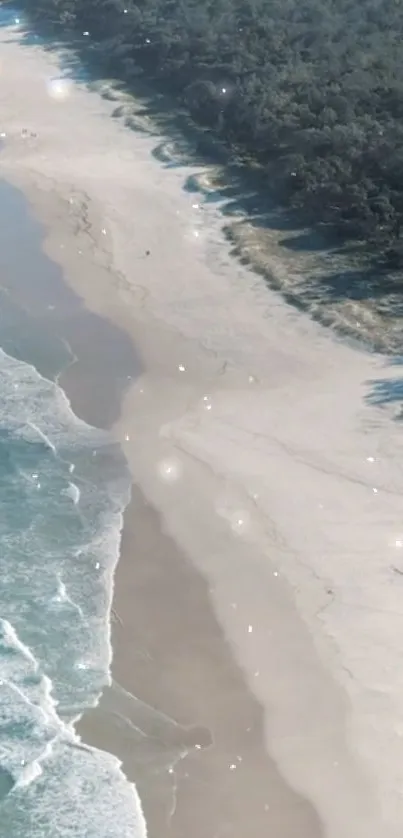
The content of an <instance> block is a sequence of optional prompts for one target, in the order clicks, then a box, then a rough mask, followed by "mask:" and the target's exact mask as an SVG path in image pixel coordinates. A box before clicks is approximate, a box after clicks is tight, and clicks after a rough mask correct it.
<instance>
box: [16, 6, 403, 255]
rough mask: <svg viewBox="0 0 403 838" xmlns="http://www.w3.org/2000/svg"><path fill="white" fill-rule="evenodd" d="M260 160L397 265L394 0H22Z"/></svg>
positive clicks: (398, 13)
mask: <svg viewBox="0 0 403 838" xmlns="http://www.w3.org/2000/svg"><path fill="white" fill-rule="evenodd" d="M22 5H24V6H25V8H26V9H27V10H28V11H29V12H30V14H32V15H33V16H34V17H36V18H39V19H42V20H43V19H45V20H47V21H50V22H51V23H52V24H59V25H60V24H61V25H62V27H63V30H67V29H69V28H71V29H73V30H75V29H77V30H78V31H80V32H84V31H88V32H89V38H90V39H91V42H92V43H93V44H95V45H96V48H97V49H98V50H99V54H100V56H102V60H103V62H104V67H105V70H106V71H107V72H109V73H113V74H114V75H115V76H116V75H118V76H120V77H121V78H122V79H124V80H125V81H127V82H129V83H130V81H131V80H133V78H134V77H136V76H138V74H139V71H140V70H141V71H142V72H143V73H144V74H145V75H146V77H147V78H148V79H150V80H154V81H156V82H157V83H159V84H160V85H161V86H165V87H169V90H170V92H171V93H174V94H175V95H176V96H177V97H179V98H180V99H181V101H182V102H184V103H186V106H187V108H188V109H189V111H190V113H191V114H192V116H193V118H194V119H195V120H196V121H197V122H199V123H201V124H203V125H205V126H208V127H210V128H211V129H212V130H213V131H214V132H215V133H217V134H219V135H220V136H221V137H222V138H223V139H224V140H225V141H226V142H227V143H228V144H230V145H231V146H233V147H237V149H238V150H240V152H241V153H244V154H245V155H247V156H248V157H250V158H254V159H255V160H257V161H258V162H259V163H260V164H261V165H262V167H263V170H264V171H265V172H266V173H267V176H268V178H269V177H270V179H271V180H272V178H273V173H274V172H275V174H276V185H277V187H279V188H280V189H281V194H282V195H283V196H284V199H286V200H287V202H288V203H289V204H291V205H292V206H294V207H296V208H301V210H303V212H304V218H305V219H307V218H308V219H310V220H311V221H312V222H313V223H314V222H316V223H317V222H319V223H323V224H326V225H329V226H330V227H332V228H333V229H335V230H337V231H338V232H339V233H340V234H341V235H342V237H343V238H354V239H360V240H364V241H365V242H367V243H368V247H370V248H373V250H374V252H377V253H378V254H379V253H383V254H384V257H385V259H386V261H387V262H388V263H389V264H390V265H392V266H397V265H400V264H403V239H402V240H401V232H402V231H403V230H402V228H403V61H402V59H403V4H401V3H400V2H399V0H361V2H360V3H357V0H304V2H301V0H137V2H134V0H23V3H22Z"/></svg>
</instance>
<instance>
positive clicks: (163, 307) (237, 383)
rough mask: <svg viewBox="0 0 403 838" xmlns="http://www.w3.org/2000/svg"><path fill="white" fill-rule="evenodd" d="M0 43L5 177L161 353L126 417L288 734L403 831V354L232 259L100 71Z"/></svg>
mask: <svg viewBox="0 0 403 838" xmlns="http://www.w3.org/2000/svg"><path fill="white" fill-rule="evenodd" d="M12 36H15V37H14V38H13V37H12ZM0 37H1V53H0V55H1V68H0V69H1V76H0V80H1V84H0V132H5V133H6V138H5V140H4V142H5V147H4V149H3V151H2V152H1V158H0V159H1V164H2V173H3V176H4V177H6V178H9V179H10V180H11V181H12V182H14V183H17V184H19V185H20V186H22V187H23V188H24V189H25V191H26V192H27V194H29V195H31V196H34V197H33V199H34V202H35V203H36V206H37V211H38V212H39V213H41V214H42V216H43V217H44V218H46V219H47V220H49V221H50V219H49V213H50V208H51V210H52V212H53V214H54V215H53V224H52V227H51V231H50V238H49V240H48V242H47V249H48V251H49V252H50V253H51V254H52V255H53V256H54V258H57V259H58V260H59V261H60V262H61V263H62V264H63V265H64V267H65V269H66V272H67V278H68V280H69V281H70V282H71V283H72V284H73V285H75V287H76V288H77V289H78V290H79V292H80V293H81V294H82V296H83V297H84V298H85V300H86V303H87V305H88V306H89V307H92V308H93V309H95V310H97V311H99V312H101V313H103V314H106V315H108V316H110V317H112V318H115V319H116V320H117V322H119V323H120V324H121V325H122V326H123V327H124V328H126V329H127V330H128V331H130V332H131V333H132V334H133V337H134V339H135V340H136V343H137V345H138V346H139V347H140V349H141V351H142V353H143V355H144V359H145V364H146V369H147V373H146V374H145V375H144V376H143V378H142V379H141V381H140V382H137V383H136V385H135V386H133V388H132V390H131V391H130V392H129V393H128V396H127V400H126V406H125V411H124V416H123V418H122V422H121V423H120V426H119V428H118V429H117V431H118V432H119V434H120V435H121V438H122V439H123V441H124V444H125V446H126V450H127V455H128V458H129V460H130V463H131V465H132V468H133V474H134V477H135V479H136V480H137V481H138V482H139V483H140V485H141V487H142V489H143V491H144V492H145V493H146V494H147V496H148V497H149V498H150V499H151V500H152V501H153V502H154V503H155V504H156V505H157V506H158V508H159V509H160V510H161V512H162V514H163V515H164V517H165V521H166V526H167V528H168V530H169V531H170V532H171V533H172V534H173V535H174V537H175V538H176V540H177V542H178V543H179V544H180V545H181V546H182V547H184V548H185V549H186V551H187V553H188V555H189V556H190V557H191V559H192V561H193V562H194V563H195V565H196V566H197V567H199V568H200V569H201V570H202V572H203V573H204V574H205V575H206V577H207V578H208V580H209V584H210V587H211V596H212V599H213V602H214V605H215V608H216V611H217V614H218V617H219V619H220V621H221V624H222V626H223V627H224V629H225V631H226V634H227V636H228V638H229V640H230V642H231V643H232V645H233V648H234V651H235V654H236V656H237V659H238V661H239V662H240V664H241V665H242V667H243V669H244V672H245V673H246V675H247V677H248V679H249V682H250V686H251V688H252V689H253V691H254V692H255V694H256V695H257V696H258V698H259V699H260V700H261V702H262V704H263V706H264V708H265V710H266V711H267V745H268V748H269V749H270V751H271V753H272V754H274V756H275V757H276V759H277V760H278V762H279V765H280V766H281V769H282V771H283V773H284V775H285V777H286V778H287V779H288V780H289V781H290V782H291V783H292V784H293V785H294V786H295V788H296V789H298V790H300V791H302V792H303V793H304V794H305V795H306V796H308V797H309V798H310V799H311V800H312V801H313V802H314V804H315V805H316V807H317V808H318V811H319V813H320V815H321V817H322V818H323V819H324V821H325V823H326V826H327V835H328V836H329V838H340V836H343V838H364V836H365V838H379V836H382V838H389V837H390V838H391V837H392V836H401V835H402V834H403V833H402V829H403V798H402V790H403V760H402V745H403V739H402V735H403V668H402V663H401V662H402V652H403V631H402V628H403V608H402V599H403V576H400V575H399V574H398V573H396V572H395V571H394V570H393V567H396V568H398V569H399V568H401V569H402V570H403V521H402V499H401V495H402V489H403V474H402V463H403V459H402V433H401V427H399V425H398V423H395V422H394V421H393V411H392V410H391V409H388V408H384V409H382V410H381V409H379V408H375V407H370V406H368V404H367V403H366V398H367V397H368V395H369V394H370V392H371V383H370V382H371V380H372V379H377V378H382V379H385V380H386V379H388V378H393V377H398V375H399V368H398V367H392V366H390V367H389V366H387V365H385V363H384V361H382V359H380V358H377V357H374V356H370V355H368V354H366V353H364V352H363V351H360V350H358V349H354V348H351V347H348V346H345V345H342V344H341V343H340V342H337V341H336V340H335V339H334V338H333V337H332V335H331V334H330V333H326V331H324V330H323V329H321V328H320V327H319V326H317V325H316V324H314V323H312V322H310V321H309V320H308V318H307V317H305V316H304V315H302V314H298V313H296V312H295V311H293V310H292V309H290V308H289V307H287V306H286V305H285V304H284V303H283V302H282V300H281V298H280V297H279V296H278V295H277V294H275V293H273V292H271V291H269V290H268V289H267V288H265V286H264V284H263V282H262V281H261V280H260V279H259V278H257V277H256V276H254V275H252V274H251V273H250V272H248V271H247V270H245V269H243V268H241V267H239V266H238V265H237V264H235V263H234V262H233V261H231V259H230V258H229V256H228V254H227V249H226V246H225V244H224V242H223V240H222V234H221V229H220V227H221V223H222V222H221V220H220V216H219V212H218V210H217V209H212V208H206V207H205V206H203V202H202V199H201V198H197V197H195V196H194V195H190V194H189V193H186V192H185V191H183V189H182V187H183V184H184V181H185V178H186V177H187V176H188V175H189V174H190V173H191V171H192V169H191V168H187V169H185V168H182V169H181V168H178V169H166V168H164V167H163V165H161V163H159V162H158V161H157V160H156V159H155V158H153V156H152V155H151V152H152V150H153V148H154V147H155V145H156V144H157V141H156V140H155V139H153V138H150V137H146V136H145V135H141V134H139V135H137V134H135V133H134V132H131V131H129V130H128V129H126V128H125V127H124V126H123V125H122V124H119V122H117V121H116V120H112V119H111V118H110V116H109V115H110V113H111V111H112V110H113V108H114V107H115V104H114V103H111V102H107V101H105V100H102V99H101V98H100V96H99V95H98V94H97V93H94V92H90V91H88V90H86V89H85V87H84V86H80V85H76V84H74V83H72V84H71V86H70V87H69V88H68V90H67V95H66V96H65V97H64V98H60V99H55V98H53V97H52V96H51V95H50V91H49V81H50V79H51V78H52V76H58V75H59V72H60V71H59V69H58V66H57V60H56V57H55V56H53V57H52V56H51V55H49V54H46V53H44V52H43V51H42V50H41V48H40V47H37V48H35V47H32V46H31V47H25V46H21V45H20V44H19V36H18V31H17V29H14V30H10V29H3V30H2V31H1V36H0ZM23 129H26V130H27V131H28V132H32V133H33V134H37V136H36V137H32V136H28V137H27V136H25V135H24V136H22V135H21V132H22V130H23ZM195 171H196V170H195ZM197 171H199V169H198V170H197ZM38 186H39V187H40V188H41V189H42V190H43V189H45V190H46V191H47V196H46V198H45V199H44V198H43V194H42V197H41V195H40V193H38V192H37V191H36V187H38ZM84 195H86V196H88V197H87V198H86V199H85V200H86V201H87V205H88V206H87V216H86V221H87V226H85V225H84V224H83V222H82V215H83V196H84ZM60 196H63V197H64V200H65V201H67V200H68V199H69V200H70V201H71V203H70V205H69V204H67V203H63V201H61V200H60ZM195 203H200V206H199V207H193V206H192V205H193V204H195ZM66 206H69V207H70V211H71V215H70V222H71V223H72V224H73V226H74V225H75V224H76V222H77V230H76V232H77V237H76V244H75V248H74V249H72V248H71V246H70V247H69V242H70V241H71V239H70V238H69V235H70V228H71V223H70V226H69V224H68V223H67V221H66V215H67V213H66ZM80 219H81V221H80ZM195 233H198V235H197V236H196V235H195ZM146 249H150V250H151V255H150V256H149V257H148V258H147V257H145V255H144V253H145V250H146ZM111 250H113V258H111V259H110V258H109V255H108V254H109V252H110V251H111ZM79 251H81V253H80V252H79ZM89 256H91V258H89ZM94 264H97V265H98V268H97V269H96V270H95V269H94ZM111 265H113V268H114V270H115V271H116V274H117V276H115V277H114V276H113V275H112V273H110V272H109V267H110V266H111ZM182 366H183V367H184V369H181V367H182ZM126 437H128V439H126Z"/></svg>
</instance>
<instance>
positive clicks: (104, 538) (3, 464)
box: [0, 186, 143, 838]
mask: <svg viewBox="0 0 403 838" xmlns="http://www.w3.org/2000/svg"><path fill="white" fill-rule="evenodd" d="M8 190H9V188H8V187H4V188H3V186H2V187H1V189H0V221H1V209H2V207H3V208H4V200H5V199H8V198H10V195H11V194H12V195H13V200H17V198H16V194H17V195H18V193H16V194H15V193H11V192H9V191H8ZM18 201H22V199H21V197H18V200H17V202H18ZM21 206H22V205H21ZM24 212H26V210H24ZM27 219H28V215H27V216H26V217H25V223H26V224H28V221H27ZM15 222H16V219H14V224H15ZM21 229H22V227H21V228H20V230H21ZM21 235H22V234H21ZM0 239H3V242H1V241H0V245H1V247H0V253H2V257H0V261H1V260H2V259H3V274H2V289H1V295H0V300H2V301H3V302H4V305H2V306H1V316H0V346H3V347H4V346H6V347H7V349H8V351H10V350H12V351H13V355H14V356H15V357H12V356H11V355H10V354H6V352H4V350H3V349H0V396H1V401H0V835H1V836H7V838H56V836H60V838H67V837H68V838H76V836H77V838H78V837H80V838H92V837H93V838H112V836H113V838H115V836H119V838H126V836H139V835H141V834H142V832H143V820H142V815H141V810H140V808H139V804H138V799H137V796H136V792H135V789H134V787H133V786H132V785H130V784H129V783H128V782H127V781H126V779H125V778H124V776H123V774H122V773H121V771H120V768H119V763H118V761H117V760H116V759H115V758H114V757H112V756H110V755H108V754H104V753H101V752H99V751H94V750H92V749H90V748H88V747H86V746H85V745H83V743H81V742H80V741H79V740H78V738H77V736H76V735H75V733H74V727H73V722H74V720H75V719H77V717H79V715H80V714H81V713H82V712H83V710H84V709H85V708H87V707H89V706H91V705H94V704H96V703H97V700H98V698H99V695H100V692H101V690H102V687H103V686H104V685H105V684H106V683H108V681H109V666H110V658H111V648H110V637H109V609H110V605H111V596H112V583H113V570H114V567H115V564H116V561H117V558H118V553H119V542H120V532H121V527H122V512H123V510H124V508H125V505H126V504H127V502H128V499H129V492H130V480H129V474H128V471H127V469H126V465H125V463H124V461H123V458H122V455H121V453H120V451H119V449H118V448H117V446H116V445H115V444H112V441H111V439H110V437H109V435H108V433H107V432H106V431H103V430H100V429H97V428H95V427H92V426H91V425H89V424H86V423H85V422H84V421H82V420H81V419H79V418H77V417H76V416H75V415H74V413H73V411H72V409H71V407H70V404H69V402H68V400H67V398H66V396H65V394H64V392H63V390H62V389H61V388H60V387H59V386H58V385H57V383H56V381H55V380H51V378H54V379H56V380H57V374H58V372H59V371H60V370H61V369H63V367H65V366H66V363H67V362H68V361H69V359H70V355H71V353H72V349H71V346H70V344H69V343H68V341H67V338H66V339H65V338H63V340H60V335H59V337H58V338H56V336H55V334H56V332H55V330H54V329H53V328H52V321H51V319H50V320H46V318H41V317H39V316H38V315H37V317H36V320H35V318H34V317H33V315H32V310H31V309H29V307H26V310H27V311H28V312H29V313H28V314H27V313H26V312H25V313H24V308H23V307H22V305H21V301H22V299H23V297H24V295H23V292H22V286H23V280H22V273H21V276H19V277H18V276H17V273H18V272H17V271H16V266H15V265H14V267H13V265H12V264H10V263H9V264H8V267H7V270H5V269H4V262H5V261H6V260H5V257H4V253H5V248H6V247H7V246H8V245H7V243H6V241H5V234H4V230H3V232H2V234H1V235H0ZM20 243H21V250H23V244H24V241H21V240H20ZM39 245H40V239H39V238H38V240H37V242H36V251H35V253H36V256H35V259H34V258H33V257H32V259H31V260H30V262H29V269H30V276H29V284H30V288H31V290H32V286H33V284H34V283H36V288H37V294H36V300H37V303H36V304H37V306H40V301H41V300H42V304H43V310H44V311H45V308H46V310H47V306H45V305H44V303H45V296H46V294H47V293H48V292H46V294H45V289H44V286H43V283H44V282H45V279H46V272H47V271H49V270H50V268H49V265H46V261H47V260H45V258H44V257H43V256H42V255H41V254H40V250H39ZM20 252H21V251H20ZM14 258H17V257H16V256H15V257H14ZM18 258H22V257H18ZM35 260H36V262H35ZM51 270H54V266H53V267H52V268H51ZM54 279H55V278H54ZM55 281H56V279H55ZM58 281H59V282H60V278H59V279H58ZM5 283H6V284H7V293H4V284H5ZM10 289H11V291H13V290H14V291H15V292H16V293H15V294H13V293H11V291H10ZM17 291H18V293H17ZM67 293H68V292H67V291H66V290H65V289H64V290H63V291H62V285H60V287H59V290H58V291H57V294H56V286H55V287H53V298H54V301H55V300H56V305H55V308H56V310H57V311H59V315H58V317H59V318H61V312H62V310H65V309H66V305H67V302H68V301H67V299H66V298H64V297H63V294H67ZM10 294H11V296H10ZM70 303H71V305H72V306H73V303H74V305H76V301H74V300H73V299H72V300H70V302H69V305H70ZM53 311H54V309H53V308H52V309H51V312H53ZM52 316H53V315H52ZM50 317H51V314H49V318H50ZM61 322H64V320H63V318H62V319H59V323H61ZM66 328H67V326H66ZM71 328H72V327H71ZM75 328H76V327H75ZM76 331H77V330H76ZM73 332H74V329H73V330H72V333H73ZM38 347H39V349H38ZM30 355H31V356H32V357H29V356H30ZM35 363H36V366H35ZM46 367H47V372H48V375H49V377H46V376H45V375H43V374H41V372H40V371H39V369H41V371H42V373H44V372H46Z"/></svg>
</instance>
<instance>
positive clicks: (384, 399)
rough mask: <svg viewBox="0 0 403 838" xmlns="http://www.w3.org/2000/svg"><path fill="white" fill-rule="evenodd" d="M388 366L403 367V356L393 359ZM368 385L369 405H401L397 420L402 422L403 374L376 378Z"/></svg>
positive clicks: (367, 399)
mask: <svg viewBox="0 0 403 838" xmlns="http://www.w3.org/2000/svg"><path fill="white" fill-rule="evenodd" d="M388 366H396V367H402V366H403V356H402V355H398V356H396V357H395V358H393V359H391V360H390V361H389V362H388ZM367 385H368V387H369V388H370V391H369V393H368V395H367V396H366V402H367V404H370V405H375V406H376V407H384V406H386V405H396V404H400V406H401V408H400V411H399V413H397V414H396V416H395V419H396V420H397V421H401V420H402V419H403V373H402V375H400V376H394V377H393V378H374V379H371V380H369V381H368V382H367Z"/></svg>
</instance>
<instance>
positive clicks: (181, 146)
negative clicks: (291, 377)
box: [0, 4, 403, 351]
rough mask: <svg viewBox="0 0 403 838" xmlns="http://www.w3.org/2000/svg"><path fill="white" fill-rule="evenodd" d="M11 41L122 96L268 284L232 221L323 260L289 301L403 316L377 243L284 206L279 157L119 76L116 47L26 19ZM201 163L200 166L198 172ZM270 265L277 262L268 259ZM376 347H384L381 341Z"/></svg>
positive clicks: (119, 113)
mask: <svg viewBox="0 0 403 838" xmlns="http://www.w3.org/2000/svg"><path fill="white" fill-rule="evenodd" d="M16 15H18V13H17V12H15V10H14V9H13V7H12V6H8V5H7V4H6V5H5V6H4V4H3V6H2V7H1V10H0V26H3V27H7V26H12V25H14V22H15V17H16ZM12 39H13V40H17V39H18V41H19V43H21V44H22V45H26V46H32V44H40V45H41V47H42V48H43V49H45V50H47V51H49V52H52V53H54V52H57V54H58V57H59V60H60V68H61V69H60V75H61V76H64V77H69V78H72V79H73V80H74V81H76V82H78V83H81V84H83V83H85V84H87V85H89V86H90V87H93V89H97V90H98V91H99V93H100V95H101V96H103V97H104V98H105V99H107V100H109V101H111V102H116V107H115V108H114V110H113V111H112V116H113V117H115V118H118V119H122V120H123V121H124V123H125V124H126V126H127V127H128V128H132V129H133V130H135V131H136V132H139V131H141V132H144V133H146V134H148V135H149V136H154V137H155V138H156V144H155V148H154V149H153V152H152V153H153V156H154V157H155V159H156V160H158V162H159V163H160V164H161V165H162V166H164V167H165V168H167V169H181V170H183V174H184V186H183V188H184V190H185V191H187V192H189V193H196V194H197V193H198V194H202V196H203V201H205V202H206V203H207V204H216V205H217V206H218V207H219V211H220V213H221V214H222V216H223V218H225V219H226V220H228V226H227V228H226V230H227V231H228V238H229V239H230V240H231V241H232V245H233V250H234V253H235V255H237V256H238V257H241V261H242V262H243V263H244V264H248V265H249V266H251V267H252V268H254V269H255V270H257V271H258V272H259V273H261V275H262V276H264V278H265V279H266V281H267V282H268V283H269V284H273V277H272V273H271V271H270V266H269V264H267V267H264V265H263V260H262V261H261V263H260V264H258V263H257V262H253V260H252V259H251V258H249V257H248V256H245V254H243V253H242V247H241V246H240V247H238V246H237V245H236V243H235V244H234V241H233V239H232V237H231V227H230V224H231V222H234V223H240V224H242V223H243V222H245V223H247V224H248V228H250V231H251V234H252V237H253V233H254V232H255V233H256V234H257V236H261V234H262V233H263V234H264V233H265V232H267V233H269V234H270V233H274V234H275V242H276V247H278V248H279V249H280V251H281V249H282V250H283V252H284V258H285V264H287V262H286V260H287V257H288V258H291V257H293V256H297V257H298V256H299V255H301V256H302V255H303V256H306V255H307V254H309V255H312V257H315V256H317V257H319V258H320V259H321V260H322V268H323V270H322V269H320V270H318V269H315V271H314V272H311V273H310V275H309V276H308V275H307V276H306V278H305V277H302V281H301V282H299V283H298V287H297V288H296V289H295V290H284V289H282V288H280V289H279V290H281V291H282V293H283V294H284V297H285V299H286V300H287V301H288V302H290V303H292V304H293V305H298V306H299V307H300V308H303V309H305V310H308V311H310V312H311V314H312V311H313V308H315V311H316V313H315V314H314V315H313V316H315V317H317V318H318V319H321V320H322V322H323V321H324V320H326V318H322V313H323V311H324V308H325V306H326V305H328V306H329V305H332V304H335V303H339V302H345V301H355V302H357V303H359V302H369V303H370V304H371V305H372V304H375V305H376V306H378V307H379V308H380V309H382V310H383V311H384V312H385V313H387V311H388V310H390V309H391V308H392V306H393V316H394V317H396V318H400V317H402V315H403V294H402V291H403V282H402V280H401V279H400V280H399V279H398V278H397V277H396V276H393V275H392V274H388V272H387V271H386V270H385V268H384V267H382V266H380V265H379V264H375V262H374V259H373V255H372V254H369V253H368V245H363V244H361V243H359V242H358V243H357V242H355V241H354V242H347V243H344V242H342V241H341V240H340V237H338V236H337V235H336V234H335V231H334V229H333V227H332V226H331V225H329V224H324V223H320V222H319V223H317V224H316V225H313V224H312V225H310V224H308V225H306V224H302V218H301V213H299V212H298V211H293V210H292V209H289V208H288V207H286V206H285V203H284V195H282V194H281V191H280V189H279V187H278V184H277V181H276V165H275V161H273V165H272V166H271V167H270V166H267V167H266V168H265V169H263V168H262V167H259V166H258V165H256V164H254V163H252V162H251V161H250V160H248V159H245V158H244V157H242V156H241V154H240V153H239V151H238V150H237V149H236V148H231V147H228V145H226V144H225V143H224V141H223V140H222V138H220V136H219V135H217V133H214V132H213V131H212V130H211V129H209V128H206V127H203V126H200V125H198V124H196V123H195V122H194V120H193V119H192V117H191V115H190V114H189V112H188V111H187V110H186V107H185V104H184V102H183V101H181V100H180V99H179V98H178V97H176V98H175V96H174V95H173V94H172V91H169V90H167V89H166V87H164V86H163V83H162V82H161V79H157V78H152V77H150V78H147V79H146V78H145V76H144V74H143V71H142V70H141V69H140V68H138V71H137V70H136V72H134V71H133V68H132V70H131V75H130V78H129V79H128V81H127V82H124V81H121V80H116V79H115V78H114V76H115V75H117V74H118V71H116V67H112V66H110V64H108V63H107V61H106V60H105V53H107V49H105V47H104V46H103V45H102V44H101V46H100V45H99V44H96V43H95V42H94V43H92V42H91V40H90V38H89V37H87V36H86V35H85V34H84V33H82V34H81V35H79V34H75V35H74V36H71V35H70V36H68V35H66V33H65V32H63V31H62V29H61V27H59V28H58V27H56V28H53V29H52V30H50V29H49V28H45V27H44V26H43V25H39V24H35V31H33V25H31V24H30V22H29V20H28V19H26V22H25V24H24V22H23V23H22V24H20V28H19V30H18V32H17V31H15V32H14V33H13V35H12ZM114 70H115V72H113V71H114ZM109 71H110V72H109ZM130 96H133V97H134V101H131V100H130ZM125 97H126V98H125ZM161 137H162V138H163V139H162V140H161ZM195 168H196V169H197V168H199V169H200V172H195V171H194V170H195ZM186 169H188V170H189V169H190V170H191V171H188V172H186ZM338 257H340V259H339V264H338V263H337V259H338ZM350 257H351V261H352V263H353V264H355V265H356V267H354V266H353V267H351V268H346V265H347V264H348V260H349V259H350ZM266 261H267V263H269V261H270V260H269V258H268V259H267V260H266ZM292 270H294V271H295V267H293V268H292ZM399 281H400V285H399ZM274 284H275V285H276V283H274ZM276 287H278V284H277V285H276ZM377 348H378V349H380V351H383V350H382V346H381V343H380V344H379V346H378V347H377ZM398 349H399V347H397V349H396V351H398Z"/></svg>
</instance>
